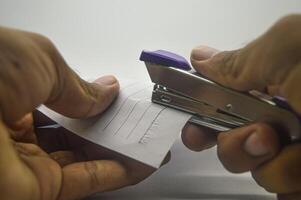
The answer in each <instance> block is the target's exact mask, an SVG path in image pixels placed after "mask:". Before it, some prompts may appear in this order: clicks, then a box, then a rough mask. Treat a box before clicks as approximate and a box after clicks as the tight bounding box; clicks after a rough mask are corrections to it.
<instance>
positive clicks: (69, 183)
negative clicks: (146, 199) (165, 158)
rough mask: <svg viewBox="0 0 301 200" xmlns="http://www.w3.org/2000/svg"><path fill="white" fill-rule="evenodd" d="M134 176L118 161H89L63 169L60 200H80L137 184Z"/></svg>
mask: <svg viewBox="0 0 301 200" xmlns="http://www.w3.org/2000/svg"><path fill="white" fill-rule="evenodd" d="M133 175H134V174H133V173H132V172H130V171H127V169H126V168H125V167H124V166H123V165H122V164H121V163H119V162H117V161H110V160H102V161H88V162H82V163H76V164H71V165H67V166H66V167H64V168H63V182H62V189H61V193H60V196H59V199H64V200H65V199H80V198H83V197H85V196H88V195H91V194H93V193H96V192H104V191H110V190H113V189H118V188H121V187H124V186H127V185H131V184H134V183H136V181H137V180H136V177H134V176H133Z"/></svg>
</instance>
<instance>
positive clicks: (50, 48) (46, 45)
mask: <svg viewBox="0 0 301 200" xmlns="http://www.w3.org/2000/svg"><path fill="white" fill-rule="evenodd" d="M30 37H31V38H32V40H33V41H34V42H35V43H37V44H38V45H39V46H40V47H41V48H43V49H44V50H46V51H47V52H54V51H56V48H55V45H54V44H53V43H52V41H51V40H50V39H49V38H48V37H46V36H44V35H42V34H38V33H30Z"/></svg>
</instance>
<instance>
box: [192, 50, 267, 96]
mask: <svg viewBox="0 0 301 200" xmlns="http://www.w3.org/2000/svg"><path fill="white" fill-rule="evenodd" d="M193 52H194V53H193V54H192V56H193V55H197V54H203V49H194V50H193ZM242 54H247V52H246V51H243V50H235V51H223V52H218V53H216V54H214V55H213V56H212V57H210V58H208V59H206V60H203V59H201V60H198V57H192V58H191V60H192V62H191V63H192V65H193V67H194V68H195V70H196V71H197V72H199V73H201V74H203V75H204V76H206V77H208V78H209V79H211V80H213V81H215V82H218V83H220V84H222V85H225V86H227V87H231V88H234V89H237V90H250V89H258V88H261V87H262V85H258V83H257V82H256V80H250V79H251V78H252V77H251V74H248V72H245V70H243V69H244V68H247V67H246V66H245V65H246V63H245V62H246V58H245V57H246V55H242ZM243 67H244V68H243Z"/></svg>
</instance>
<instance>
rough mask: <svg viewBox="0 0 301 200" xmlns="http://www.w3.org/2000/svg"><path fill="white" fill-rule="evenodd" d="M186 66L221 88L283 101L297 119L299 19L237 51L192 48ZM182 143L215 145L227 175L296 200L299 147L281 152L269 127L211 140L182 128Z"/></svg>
mask: <svg viewBox="0 0 301 200" xmlns="http://www.w3.org/2000/svg"><path fill="white" fill-rule="evenodd" d="M191 63H192V65H193V66H194V68H195V69H196V70H197V71H198V72H199V73H201V74H203V75H205V76H207V77H208V78H210V79H212V80H214V81H216V82H218V83H220V84H222V85H224V86H227V87H230V88H233V89H236V90H239V91H250V90H258V91H261V92H266V93H268V94H269V95H271V96H274V95H277V96H282V97H284V98H286V99H287V100H288V103H289V104H290V105H291V106H292V108H293V109H294V110H295V111H296V112H298V113H299V114H301V92H300V86H301V15H291V16H287V17H285V18H283V19H281V20H279V21H278V22H277V23H276V24H275V25H274V26H272V27H271V28H270V29H269V30H268V31H267V32H266V33H265V34H263V35H262V36H261V37H259V38H258V39H256V40H254V41H253V42H251V43H250V44H248V45H247V46H245V47H244V48H242V49H238V50H234V51H222V52H221V51H218V50H216V49H213V48H210V47H206V46H200V47H197V48H195V49H194V50H193V51H192V53H191ZM182 139H183V142H184V143H185V144H186V146H187V147H189V148H190V149H192V150H195V151H201V150H204V149H206V148H210V147H212V146H214V145H215V144H217V149H218V156H219V159H220V160H221V162H222V163H223V165H224V166H225V168H226V169H228V170H229V171H231V172H234V173H241V172H246V171H251V173H252V176H253V177H254V179H255V180H256V181H257V183H258V184H259V185H261V186H262V187H264V188H265V189H266V190H267V191H269V192H273V193H277V194H278V199H280V200H297V199H301V170H300V167H301V156H300V152H301V144H294V145H289V146H284V147H282V146H281V145H280V141H279V138H278V136H277V130H274V129H273V128H272V127H270V126H269V125H267V124H264V123H257V124H252V125H249V126H246V127H241V128H238V129H234V130H231V131H229V132H227V133H220V134H219V135H218V136H216V135H214V134H208V131H206V130H204V129H202V128H200V127H196V126H193V125H190V124H187V125H186V127H185V128H184V130H183V133H182Z"/></svg>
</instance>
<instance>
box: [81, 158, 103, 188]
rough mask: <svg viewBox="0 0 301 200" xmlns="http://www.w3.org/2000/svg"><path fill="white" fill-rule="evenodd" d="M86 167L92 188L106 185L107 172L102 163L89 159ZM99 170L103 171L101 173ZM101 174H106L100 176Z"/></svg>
mask: <svg viewBox="0 0 301 200" xmlns="http://www.w3.org/2000/svg"><path fill="white" fill-rule="evenodd" d="M100 168H101V169H100ZM84 169H85V170H86V172H87V173H88V183H89V186H90V188H91V189H92V190H94V189H97V188H99V186H102V187H104V186H105V185H106V177H105V176H106V175H107V172H106V171H105V168H104V167H103V166H102V165H99V164H98V163H96V162H95V161H89V162H85V163H84ZM99 171H102V173H99ZM99 174H103V175H104V176H99Z"/></svg>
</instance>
